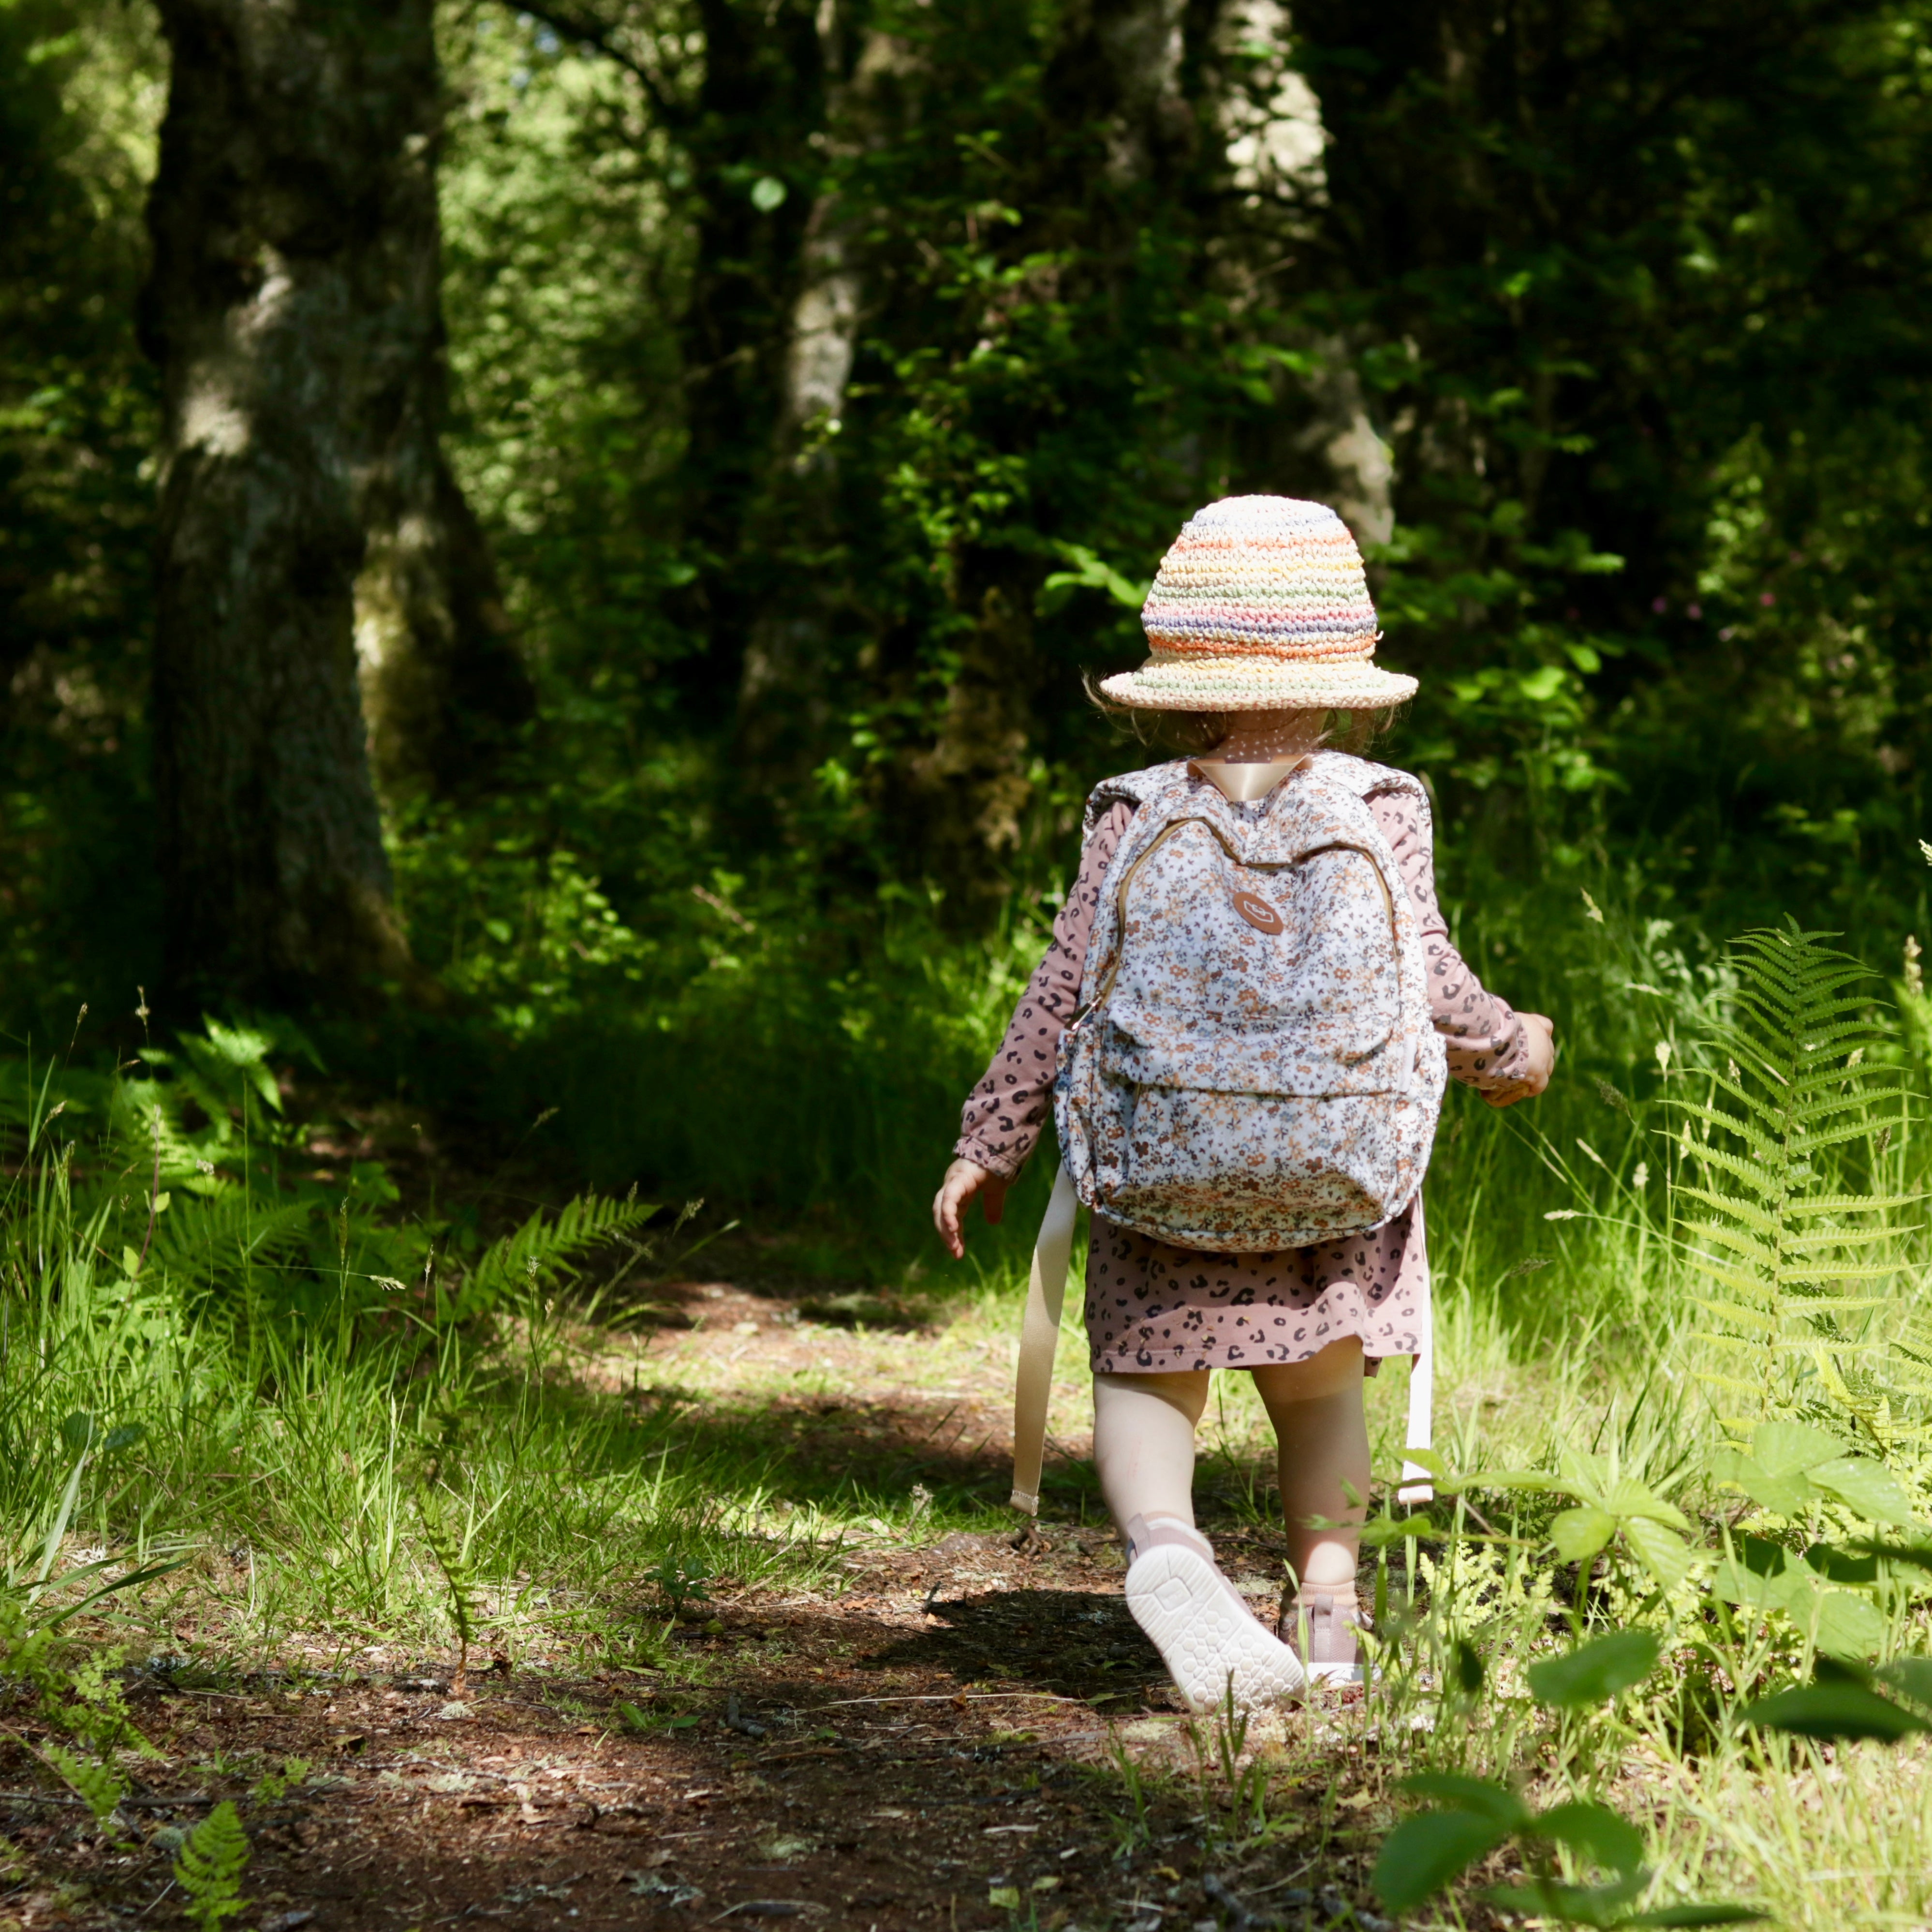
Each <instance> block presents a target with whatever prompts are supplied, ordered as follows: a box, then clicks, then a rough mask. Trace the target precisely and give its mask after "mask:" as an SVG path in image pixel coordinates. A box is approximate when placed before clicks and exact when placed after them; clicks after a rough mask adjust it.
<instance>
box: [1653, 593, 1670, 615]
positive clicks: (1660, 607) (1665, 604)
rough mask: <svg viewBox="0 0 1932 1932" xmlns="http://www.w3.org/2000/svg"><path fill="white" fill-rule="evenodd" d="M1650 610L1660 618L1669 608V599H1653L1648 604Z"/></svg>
mask: <svg viewBox="0 0 1932 1932" xmlns="http://www.w3.org/2000/svg"><path fill="white" fill-rule="evenodd" d="M1650 607H1651V608H1652V610H1655V612H1656V613H1657V614H1658V616H1660V617H1661V616H1663V615H1664V612H1665V611H1667V610H1669V609H1670V599H1669V598H1664V597H1653V598H1652V599H1651V601H1650Z"/></svg>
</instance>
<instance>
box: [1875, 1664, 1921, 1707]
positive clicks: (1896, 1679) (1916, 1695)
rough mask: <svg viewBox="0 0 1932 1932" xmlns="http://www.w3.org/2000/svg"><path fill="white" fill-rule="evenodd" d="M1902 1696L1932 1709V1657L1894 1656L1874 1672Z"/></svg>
mask: <svg viewBox="0 0 1932 1932" xmlns="http://www.w3.org/2000/svg"><path fill="white" fill-rule="evenodd" d="M1874 1674H1875V1675H1876V1676H1877V1678H1878V1679H1879V1682H1882V1683H1884V1684H1888V1685H1890V1686H1891V1688H1892V1689H1893V1690H1894V1691H1897V1693H1898V1694H1899V1695H1900V1697H1909V1698H1910V1699H1911V1700H1912V1702H1913V1703H1915V1704H1923V1705H1924V1706H1925V1708H1926V1709H1927V1710H1928V1711H1932V1657H1894V1658H1893V1659H1892V1660H1891V1662H1890V1663H1889V1664H1880V1665H1879V1667H1878V1670H1877V1671H1876V1673H1874Z"/></svg>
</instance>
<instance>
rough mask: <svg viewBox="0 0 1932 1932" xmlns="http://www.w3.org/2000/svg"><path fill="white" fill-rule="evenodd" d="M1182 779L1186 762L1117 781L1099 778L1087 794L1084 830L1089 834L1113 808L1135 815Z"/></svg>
mask: <svg viewBox="0 0 1932 1932" xmlns="http://www.w3.org/2000/svg"><path fill="white" fill-rule="evenodd" d="M1186 776H1187V760H1186V759H1185V758H1176V759H1174V760H1171V761H1170V762H1169V763H1166V764H1164V765H1149V766H1148V767H1147V768H1146V769H1145V770H1144V771H1138V772H1121V773H1120V774H1119V775H1118V776H1117V777H1115V778H1103V779H1102V780H1101V781H1100V783H1099V784H1097V785H1096V786H1095V787H1094V789H1093V790H1091V792H1089V793H1088V794H1087V818H1086V824H1085V829H1086V830H1088V831H1089V832H1091V831H1092V830H1093V829H1094V826H1095V825H1096V824H1097V823H1099V822H1100V820H1101V819H1103V818H1104V817H1106V815H1107V814H1108V813H1109V811H1112V809H1113V808H1114V807H1115V805H1127V806H1130V807H1131V808H1133V810H1135V811H1139V809H1140V808H1141V807H1142V805H1145V804H1146V802H1148V799H1151V798H1152V797H1154V795H1155V794H1156V793H1159V792H1163V791H1165V790H1167V789H1168V788H1169V787H1170V786H1172V784H1174V783H1175V781H1176V780H1177V779H1179V778H1185V777H1186Z"/></svg>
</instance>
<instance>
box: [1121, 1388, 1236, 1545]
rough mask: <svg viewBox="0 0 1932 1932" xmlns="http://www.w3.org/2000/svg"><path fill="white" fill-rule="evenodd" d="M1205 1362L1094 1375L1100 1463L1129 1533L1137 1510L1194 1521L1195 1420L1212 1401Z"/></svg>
mask: <svg viewBox="0 0 1932 1932" xmlns="http://www.w3.org/2000/svg"><path fill="white" fill-rule="evenodd" d="M1207 1406H1208V1370H1205V1369H1198V1370H1194V1369H1190V1370H1182V1371H1181V1372H1179V1373H1175V1374H1173V1375H1164V1376H1109V1375H1100V1376H1095V1377H1094V1473H1095V1474H1096V1475H1098V1476H1099V1478H1100V1494H1101V1496H1102V1497H1103V1499H1104V1500H1105V1502H1106V1505H1107V1509H1108V1512H1109V1514H1110V1515H1111V1516H1112V1517H1113V1519H1114V1522H1115V1526H1116V1527H1117V1528H1118V1529H1119V1530H1120V1532H1121V1535H1123V1536H1124V1535H1126V1534H1127V1525H1128V1523H1130V1522H1131V1521H1132V1520H1133V1518H1134V1517H1137V1516H1139V1517H1147V1518H1148V1520H1150V1521H1151V1520H1153V1519H1154V1517H1175V1518H1178V1520H1180V1521H1181V1522H1182V1523H1187V1524H1189V1525H1190V1526H1191V1525H1192V1524H1193V1521H1194V1426H1195V1424H1196V1423H1198V1422H1199V1421H1200V1420H1201V1412H1202V1410H1203V1409H1205V1408H1206V1407H1207Z"/></svg>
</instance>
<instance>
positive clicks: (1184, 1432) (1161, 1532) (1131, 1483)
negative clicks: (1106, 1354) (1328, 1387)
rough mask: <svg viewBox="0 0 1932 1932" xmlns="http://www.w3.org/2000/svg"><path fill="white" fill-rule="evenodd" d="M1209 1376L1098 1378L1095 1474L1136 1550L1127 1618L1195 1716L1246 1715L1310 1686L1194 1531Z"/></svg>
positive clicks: (1286, 1649)
mask: <svg viewBox="0 0 1932 1932" xmlns="http://www.w3.org/2000/svg"><path fill="white" fill-rule="evenodd" d="M1207 1402H1208V1372H1207V1371H1206V1370H1187V1371H1186V1372H1184V1373H1178V1374H1175V1375H1166V1376H1095V1377H1094V1468H1095V1469H1096V1470H1097V1472H1099V1475H1100V1493H1101V1495H1102V1496H1104V1497H1105V1498H1106V1502H1107V1508H1109V1511H1112V1514H1113V1518H1114V1520H1115V1523H1118V1525H1119V1526H1120V1530H1121V1535H1122V1537H1123V1538H1125V1539H1126V1541H1127V1544H1128V1545H1129V1547H1130V1562H1129V1564H1128V1565H1127V1609H1128V1611H1129V1613H1130V1614H1131V1615H1132V1616H1133V1619H1134V1621H1135V1622H1136V1623H1137V1624H1139V1625H1140V1627H1141V1628H1142V1630H1143V1631H1145V1632H1146V1633H1147V1634H1148V1637H1150V1638H1151V1639H1152V1640H1153V1642H1154V1647H1155V1648H1156V1649H1157V1650H1158V1651H1159V1652H1160V1655H1161V1658H1162V1661H1163V1662H1164V1663H1165V1664H1166V1666H1167V1667H1168V1670H1169V1673H1171V1674H1172V1676H1173V1679H1174V1681H1175V1685H1176V1686H1177V1688H1178V1689H1179V1691H1180V1692H1181V1696H1182V1697H1184V1699H1185V1700H1187V1704H1188V1706H1189V1707H1190V1709H1193V1710H1196V1711H1208V1710H1212V1709H1214V1708H1215V1706H1217V1705H1218V1704H1219V1703H1220V1702H1221V1700H1223V1698H1224V1697H1232V1698H1233V1699H1234V1700H1235V1703H1236V1704H1237V1705H1238V1706H1240V1707H1241V1709H1243V1710H1250V1709H1255V1708H1256V1707H1257V1706H1262V1705H1266V1704H1272V1703H1277V1702H1279V1701H1280V1700H1281V1699H1282V1698H1283V1697H1290V1696H1292V1695H1293V1694H1295V1692H1296V1691H1299V1690H1301V1688H1303V1686H1304V1684H1305V1683H1306V1682H1307V1676H1306V1673H1304V1670H1303V1669H1302V1666H1301V1660H1300V1658H1298V1657H1297V1656H1296V1655H1295V1652H1293V1651H1292V1650H1291V1649H1289V1647H1288V1646H1286V1644H1284V1643H1282V1642H1281V1641H1280V1640H1279V1639H1278V1638H1277V1637H1275V1636H1274V1635H1273V1634H1271V1633H1270V1631H1268V1628H1267V1627H1266V1626H1265V1625H1262V1624H1259V1623H1258V1622H1256V1620H1255V1618H1254V1615H1253V1612H1252V1611H1250V1610H1249V1608H1248V1606H1247V1604H1246V1603H1245V1602H1244V1601H1243V1600H1242V1598H1241V1593H1240V1592H1238V1590H1236V1589H1235V1586H1233V1585H1232V1583H1229V1581H1228V1580H1227V1578H1226V1577H1224V1576H1223V1575H1222V1574H1221V1572H1220V1570H1219V1569H1218V1568H1217V1567H1216V1565H1215V1562H1214V1546H1213V1545H1212V1544H1210V1543H1209V1542H1208V1540H1207V1538H1205V1537H1204V1536H1202V1535H1201V1533H1200V1532H1199V1531H1198V1530H1196V1529H1195V1527H1194V1426H1195V1424H1196V1423H1198V1422H1199V1421H1200V1420H1201V1412H1202V1409H1204V1408H1205V1407H1206V1406H1207Z"/></svg>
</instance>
